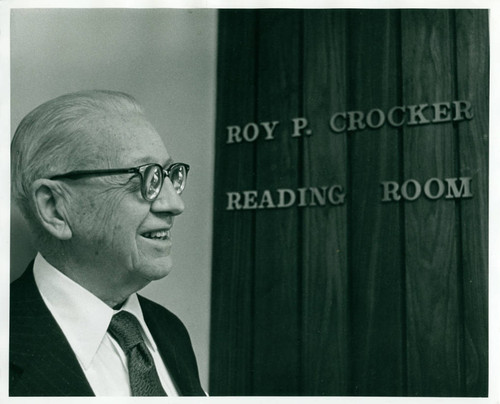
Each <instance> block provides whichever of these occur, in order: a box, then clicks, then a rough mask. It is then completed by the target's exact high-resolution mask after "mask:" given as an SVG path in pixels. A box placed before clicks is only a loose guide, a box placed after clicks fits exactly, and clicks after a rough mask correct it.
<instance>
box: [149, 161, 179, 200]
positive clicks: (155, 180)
mask: <svg viewBox="0 0 500 404" xmlns="http://www.w3.org/2000/svg"><path fill="white" fill-rule="evenodd" d="M161 170H162V169H161V167H160V166H157V165H152V166H149V167H148V168H147V169H146V171H145V172H144V191H143V192H144V197H145V198H146V199H147V200H149V201H152V200H154V199H155V198H156V197H157V196H158V194H159V193H160V191H161V187H162V184H163V175H162V172H161ZM169 178H170V181H171V182H172V185H173V187H174V189H175V191H176V192H177V193H178V194H181V193H182V191H183V190H184V187H185V185H186V181H185V180H186V170H185V168H184V167H183V166H182V165H179V166H174V167H172V169H171V170H170V172H169Z"/></svg>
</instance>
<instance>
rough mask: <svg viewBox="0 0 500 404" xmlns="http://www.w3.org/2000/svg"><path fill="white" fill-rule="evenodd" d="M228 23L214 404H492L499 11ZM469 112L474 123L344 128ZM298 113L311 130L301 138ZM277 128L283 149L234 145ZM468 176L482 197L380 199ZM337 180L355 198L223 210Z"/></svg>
mask: <svg viewBox="0 0 500 404" xmlns="http://www.w3.org/2000/svg"><path fill="white" fill-rule="evenodd" d="M219 26H220V28H219V55H218V57H219V69H218V101H217V114H218V115H217V134H216V136H217V140H216V142H217V143H216V173H215V194H214V203H215V219H214V220H215V222H214V250H213V251H214V258H213V282H212V283H213V288H212V320H211V324H212V329H211V373H210V394H212V395H288V396H290V395H291V396H293V395H363V396H374V395H377V396H485V395H487V389H488V322H487V320H488V305H487V302H488V287H487V282H488V271H487V264H488V263H487V241H488V240H487V229H488V221H487V220H488V219H487V208H488V206H487V205H488V188H487V187H488V72H489V66H488V62H489V61H488V54H489V48H488V16H487V11H484V10H444V9H441V10H430V9H426V10H222V11H221V12H220V24H219ZM454 100H467V101H469V102H471V105H472V107H473V113H474V117H473V118H472V119H471V120H463V121H450V122H442V123H429V124H425V125H411V124H408V123H409V122H408V116H407V119H406V123H405V124H404V125H402V126H400V127H395V126H391V125H389V124H387V123H386V124H385V125H383V126H381V127H380V128H376V129H370V128H364V129H363V130H355V131H347V130H346V131H344V132H342V133H335V132H333V131H332V130H331V128H330V127H329V119H330V117H331V115H332V114H333V113H335V112H342V111H363V112H365V113H366V112H367V111H369V110H372V109H374V108H380V109H381V110H382V111H386V112H387V111H388V110H389V109H390V108H391V107H393V106H398V105H399V106H405V105H406V106H408V105H418V104H432V103H436V102H452V101H454ZM430 109H431V107H429V108H428V110H427V111H426V114H429V112H431V111H430ZM406 113H407V114H408V108H407V109H406ZM299 117H305V118H307V120H308V122H309V129H310V130H311V133H309V134H304V135H303V136H301V137H291V136H290V135H291V133H292V125H291V121H292V119H293V118H299ZM272 121H279V122H280V123H279V125H278V126H277V127H276V129H275V132H274V140H270V141H269V140H264V139H263V136H261V137H260V138H258V139H257V140H256V141H254V142H242V143H238V144H226V136H227V135H226V127H227V126H228V125H240V126H244V125H245V124H247V123H249V122H256V123H259V122H272ZM455 177H471V178H472V193H473V196H472V197H471V198H459V199H446V198H439V199H431V198H428V197H426V196H424V195H422V196H421V197H420V198H418V199H416V200H414V201H408V200H404V199H401V200H400V201H391V202H382V187H381V182H382V181H395V182H397V183H399V184H402V183H403V182H404V181H406V180H409V179H413V180H415V181H418V182H419V183H420V184H422V187H423V184H424V183H425V182H426V181H427V180H428V179H430V178H439V179H442V180H444V179H445V178H455ZM332 185H341V186H342V187H343V189H344V191H345V193H346V198H345V201H344V203H340V204H338V205H332V204H328V203H327V204H325V206H297V204H296V205H294V206H291V207H288V208H284V209H279V208H273V209H248V210H226V206H227V198H226V192H243V191H248V190H257V191H259V192H260V195H262V192H263V191H264V190H271V192H275V191H276V190H277V189H280V188H281V189H283V188H286V189H291V190H297V189H304V188H309V187H318V188H321V187H325V186H326V187H328V186H332ZM408 190H409V191H410V193H412V189H411V187H410V188H409V189H408Z"/></svg>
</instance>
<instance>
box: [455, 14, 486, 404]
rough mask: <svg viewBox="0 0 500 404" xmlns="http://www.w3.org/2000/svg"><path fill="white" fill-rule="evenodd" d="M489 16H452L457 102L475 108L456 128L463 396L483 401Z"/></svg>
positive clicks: (484, 373) (484, 390) (484, 393)
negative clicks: (465, 186) (468, 190)
mask: <svg viewBox="0 0 500 404" xmlns="http://www.w3.org/2000/svg"><path fill="white" fill-rule="evenodd" d="M487 26H488V15H487V11H486V10H484V11H482V12H480V13H479V12H477V11H472V10H458V11H456V49H457V76H456V81H457V97H458V99H461V100H469V101H470V102H471V103H472V105H473V106H474V111H475V116H474V119H473V120H471V121H469V122H467V124H466V125H460V126H459V127H458V128H457V131H458V142H459V149H458V156H457V157H458V159H459V162H460V176H464V177H472V183H473V190H474V197H473V198H471V199H468V200H464V201H462V202H460V207H459V208H460V215H461V216H460V230H461V236H462V238H461V244H460V251H461V255H460V256H459V259H460V260H461V265H462V270H463V279H462V282H463V285H462V287H463V299H464V310H465V312H464V319H463V321H464V324H463V326H464V338H465V341H464V344H465V347H464V349H465V392H464V393H465V395H466V396H476V395H480V396H487V395H488V374H487V370H488V368H487V364H488V293H487V292H488V271H487V269H488V193H487V192H486V190H487V189H488V106H489V104H488V76H489V57H488V54H489V53H488V30H487V29H486V27H487Z"/></svg>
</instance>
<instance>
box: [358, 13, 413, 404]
mask: <svg viewBox="0 0 500 404" xmlns="http://www.w3.org/2000/svg"><path fill="white" fill-rule="evenodd" d="M398 17H399V12H397V11H387V10H377V11H366V10H355V11H351V12H350V13H349V20H348V21H349V26H350V27H358V28H357V29H355V30H354V29H353V30H351V35H350V36H349V42H348V43H349V52H348V55H349V57H348V59H349V72H350V74H349V76H348V83H349V89H350V91H349V102H348V110H350V111H352V110H360V111H369V110H371V109H373V108H382V109H389V108H390V107H391V106H394V105H400V102H401V98H400V97H401V95H400V93H401V83H400V64H399V58H400V55H399V31H398V28H399V26H398V23H397V22H398ZM400 136H401V134H400V133H399V131H398V129H397V128H392V127H390V126H388V125H384V127H382V128H380V129H367V130H364V131H359V132H353V133H351V134H348V137H349V146H350V159H349V163H348V164H349V171H350V173H351V174H350V178H351V181H350V184H349V189H350V190H351V192H350V199H349V201H350V209H349V218H350V227H349V230H350V235H351V236H350V241H351V243H350V247H351V249H350V256H351V259H350V268H349V270H350V273H351V279H352V281H351V285H350V287H351V290H352V292H351V293H352V297H351V304H350V307H351V324H352V338H351V342H352V348H351V351H352V353H351V358H352V366H353V372H352V384H353V385H352V393H353V394H356V395H362V396H367V395H394V394H397V395H403V394H404V393H405V375H404V373H403V364H404V361H405V358H404V349H403V339H402V336H403V333H404V331H405V330H404V323H403V316H402V313H403V310H404V308H403V302H402V299H403V296H404V295H403V288H404V285H403V284H402V282H403V279H404V278H402V268H403V266H402V259H403V258H402V256H401V253H402V251H401V248H402V235H403V229H402V224H401V219H400V213H401V212H400V210H401V209H402V206H401V205H399V204H383V203H381V202H380V200H381V186H380V181H383V180H388V181H398V182H399V181H400V179H401V173H400V164H401V161H400V159H401V156H400V150H399V144H400Z"/></svg>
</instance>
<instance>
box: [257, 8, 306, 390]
mask: <svg viewBox="0 0 500 404" xmlns="http://www.w3.org/2000/svg"><path fill="white" fill-rule="evenodd" d="M300 24H301V21H300V13H298V12H295V11H289V12H281V11H277V10H276V11H269V12H266V13H261V14H260V16H259V23H258V32H259V42H258V49H259V52H258V66H259V82H258V86H257V88H258V97H259V102H258V104H257V116H258V119H259V122H265V121H273V120H279V121H280V122H281V123H280V126H279V127H278V128H277V129H276V134H275V137H276V139H275V140H273V141H264V142H260V143H258V146H257V159H256V173H257V190H260V191H263V190H265V189H272V190H274V189H278V188H291V189H296V188H297V187H298V169H297V159H298V157H299V155H298V148H299V145H298V142H296V141H293V139H292V141H290V137H289V130H290V129H289V128H287V125H286V123H287V120H288V119H289V118H290V117H292V118H293V117H296V116H299V115H300V105H299V102H298V94H300V79H299V73H300V64H299V55H300V43H299V34H300V29H299V28H300ZM277 100H280V101H279V102H277ZM271 223H272V224H274V225H271ZM298 225H299V222H298V212H297V210H295V209H266V210H261V211H258V212H257V217H256V234H258V235H259V236H258V237H256V240H255V242H256V251H255V314H254V316H255V346H254V364H253V371H254V386H253V389H254V390H253V391H254V394H255V395H260V396H269V395H298V394H299V370H300V363H299V341H298V339H297V336H298V333H299V315H300V312H299V296H298V293H299V287H300V285H299V282H298V274H299V271H300V263H299V261H298V259H297V257H298V253H299V251H300V248H299V245H298V239H299V234H298V232H297V229H298ZM270 229H272V231H270ZM285 246H286V247H285ZM284 247H285V248H284ZM271 268H272V270H271ZM262 330H266V331H265V332H262Z"/></svg>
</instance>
